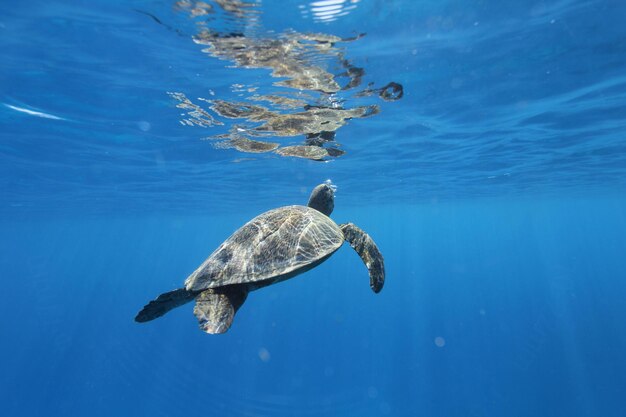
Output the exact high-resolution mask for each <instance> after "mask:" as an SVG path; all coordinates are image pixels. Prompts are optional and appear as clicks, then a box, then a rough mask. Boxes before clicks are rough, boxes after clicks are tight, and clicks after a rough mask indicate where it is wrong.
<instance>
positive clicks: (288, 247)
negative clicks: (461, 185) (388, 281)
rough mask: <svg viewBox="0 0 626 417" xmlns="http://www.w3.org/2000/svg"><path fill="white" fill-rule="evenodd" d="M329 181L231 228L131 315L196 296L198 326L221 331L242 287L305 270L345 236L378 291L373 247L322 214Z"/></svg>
mask: <svg viewBox="0 0 626 417" xmlns="http://www.w3.org/2000/svg"><path fill="white" fill-rule="evenodd" d="M334 193H335V191H334V186H332V185H331V184H330V183H328V182H326V183H324V184H320V185H318V186H317V187H315V188H314V189H313V192H312V193H311V197H310V198H309V203H308V206H286V207H280V208H277V209H273V210H270V211H267V212H265V213H263V214H261V215H259V216H257V217H255V218H254V219H252V220H250V221H249V222H248V223H246V224H245V225H243V227H241V228H240V229H239V230H237V231H236V232H235V233H233V234H232V235H231V236H230V237H229V238H228V239H226V241H225V242H224V243H222V244H221V245H220V246H219V247H218V248H217V249H216V250H215V252H213V253H212V254H211V255H210V256H209V257H208V258H207V259H206V260H205V261H204V262H203V263H202V265H200V266H199V267H198V269H196V270H195V271H194V272H193V273H192V274H191V275H189V277H188V278H187V279H186V280H185V286H184V287H183V288H179V289H176V290H173V291H170V292H166V293H164V294H161V295H159V296H158V297H157V298H156V299H155V300H153V301H150V303H148V304H147V305H146V306H145V307H144V308H143V309H142V310H141V311H140V312H139V314H137V317H135V321H137V322H141V323H143V322H146V321H150V320H153V319H155V318H157V317H161V316H162V315H164V314H165V313H167V312H168V311H170V310H171V309H173V308H175V307H178V306H181V305H183V304H185V303H187V302H190V301H192V300H194V299H195V300H196V305H195V307H194V309H193V312H194V314H195V316H196V317H197V319H198V321H199V322H200V328H201V329H202V330H203V331H205V332H207V333H224V332H226V331H227V330H228V328H229V327H230V325H231V324H232V321H233V318H234V317H235V313H236V312H237V310H238V309H239V307H241V305H242V304H243V303H244V301H245V300H246V297H247V296H248V292H250V291H254V290H257V289H259V288H263V287H265V286H268V285H272V284H275V283H277V282H281V281H284V280H286V279H289V278H293V277H294V276H296V275H298V274H301V273H303V272H305V271H308V270H309V269H311V268H314V267H316V266H317V265H319V264H321V263H322V262H324V261H325V260H326V259H328V258H329V257H330V255H332V254H333V253H334V252H335V251H336V250H337V249H339V247H340V246H341V244H342V243H343V241H344V240H346V241H348V242H349V243H350V245H351V246H352V247H353V248H354V250H355V251H356V252H357V253H358V254H359V256H360V257H361V259H362V260H363V262H364V263H365V266H367V269H368V270H369V276H370V287H371V288H372V290H373V291H374V292H375V293H378V292H379V291H380V290H381V289H382V288H383V284H384V282H385V265H384V262H383V256H382V255H381V253H380V251H379V250H378V247H377V246H376V244H375V243H374V241H373V240H372V238H370V237H369V235H367V234H366V233H365V232H364V231H363V230H361V229H359V228H358V227H357V226H355V225H354V224H352V223H344V224H341V225H337V224H336V223H335V222H334V221H333V220H331V219H330V217H328V216H329V215H330V213H331V212H332V211H333V208H334V206H335V203H334V200H335V195H334Z"/></svg>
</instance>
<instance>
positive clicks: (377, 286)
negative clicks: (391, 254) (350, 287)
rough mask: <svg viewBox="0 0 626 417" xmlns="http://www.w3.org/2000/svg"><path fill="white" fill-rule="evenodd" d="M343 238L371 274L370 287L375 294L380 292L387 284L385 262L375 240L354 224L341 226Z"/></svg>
mask: <svg viewBox="0 0 626 417" xmlns="http://www.w3.org/2000/svg"><path fill="white" fill-rule="evenodd" d="M339 227H340V228H341V231H342V232H343V236H344V238H345V239H346V241H347V242H348V243H349V244H350V246H352V248H353V249H354V250H355V251H356V253H358V254H359V256H360V257H361V259H362V260H363V263H364V264H365V266H366V267H367V270H368V271H369V274H370V287H371V288H372V290H373V291H374V292H375V293H378V292H380V290H382V289H383V285H384V284H385V261H384V260H383V255H382V254H381V253H380V251H379V250H378V246H376V243H374V240H373V239H372V238H371V237H370V236H369V235H368V234H367V233H365V232H364V231H363V230H361V229H359V228H358V227H357V226H355V225H354V224H352V223H344V224H341V225H339Z"/></svg>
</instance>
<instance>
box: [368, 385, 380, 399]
mask: <svg viewBox="0 0 626 417" xmlns="http://www.w3.org/2000/svg"><path fill="white" fill-rule="evenodd" d="M367 396H368V397H370V398H376V397H378V390H377V389H376V387H369V388H368V389H367Z"/></svg>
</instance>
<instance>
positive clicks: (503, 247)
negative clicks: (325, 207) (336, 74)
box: [0, 0, 626, 417]
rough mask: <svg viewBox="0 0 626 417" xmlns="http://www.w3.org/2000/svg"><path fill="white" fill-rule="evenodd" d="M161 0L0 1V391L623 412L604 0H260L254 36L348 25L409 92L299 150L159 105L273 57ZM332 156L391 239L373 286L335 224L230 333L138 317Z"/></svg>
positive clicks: (59, 403)
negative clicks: (218, 130)
mask: <svg viewBox="0 0 626 417" xmlns="http://www.w3.org/2000/svg"><path fill="white" fill-rule="evenodd" d="M172 3H173V2H157V1H133V2H125V1H120V2H110V1H101V2H89V3H81V2H78V3H75V2H72V3H70V2H57V3H50V2H39V1H32V2H17V3H10V2H3V3H2V4H1V5H0V56H2V60H0V254H1V256H0V280H1V285H2V287H1V288H2V293H1V294H2V297H1V299H2V301H1V302H0V335H1V337H0V409H1V410H2V411H1V412H0V414H2V415H3V416H4V415H7V416H28V417H30V416H41V415H45V416H51V417H52V416H107V417H110V416H137V417H139V416H151V417H152V416H170V417H171V416H190V417H191V416H231V415H232V416H257V415H259V416H285V417H287V416H384V415H389V416H425V417H431V416H432V417H438V416H445V417H451V416H467V417H479V416H489V417H500V416H546V417H548V416H549V417H554V416H567V417H572V416H608V417H613V416H615V417H621V416H623V415H625V410H626V406H625V404H626V402H625V401H624V398H626V360H625V359H624V352H625V351H626V305H625V304H624V294H626V281H625V280H624V278H625V277H626V260H625V259H626V250H625V249H624V248H626V188H625V184H626V181H625V178H626V140H625V138H624V133H623V132H624V131H626V110H625V109H626V78H625V77H624V74H626V26H625V25H624V24H623V22H624V21H625V20H624V19H626V6H625V5H623V4H622V3H621V2H618V1H590V2H582V1H561V2H558V3H555V4H552V3H543V2H539V1H530V2H528V1H505V2H503V1H483V2H453V1H420V2H414V1H408V0H401V1H400V0H399V1H384V2H383V1H365V0H362V1H361V2H358V3H357V4H356V6H357V7H356V8H355V9H354V10H352V11H350V13H349V14H348V15H346V16H343V17H340V18H339V19H337V20H336V21H334V22H331V23H319V22H315V21H314V20H313V19H312V18H311V17H310V15H303V14H302V12H301V11H302V10H303V9H301V8H299V7H298V6H304V10H308V8H310V5H308V4H307V3H303V2H282V1H281V2H273V1H264V2H263V3H262V14H261V17H262V18H261V20H262V24H263V28H264V30H266V31H267V33H272V32H270V31H271V30H274V31H276V32H281V31H283V30H286V29H288V28H294V29H296V30H299V31H301V32H307V31H318V32H323V33H332V34H336V35H339V36H352V35H354V34H355V33H362V32H367V36H365V37H364V38H362V39H359V40H358V41H355V42H353V43H348V44H346V45H345V54H346V57H347V58H348V59H351V60H352V62H353V63H354V64H355V65H359V66H362V67H363V68H365V71H366V76H365V79H364V82H373V83H375V84H376V85H379V86H380V85H384V84H385V83H387V82H389V81H391V80H393V81H397V82H400V83H402V84H403V85H404V87H405V96H404V97H403V99H402V100H399V101H397V102H393V103H385V102H382V101H380V100H379V101H378V102H377V104H379V105H380V106H381V113H380V114H379V115H376V116H375V117H372V118H368V119H358V120H352V121H351V122H350V123H349V124H348V125H347V126H344V127H342V128H341V129H340V130H339V131H338V132H337V140H338V141H339V142H340V143H342V145H343V149H344V150H346V151H347V154H346V155H345V156H343V157H341V158H338V159H336V160H334V161H332V162H329V163H316V162H311V161H304V160H297V159H288V158H279V157H277V156H272V155H245V154H241V153H238V152H236V151H234V150H222V149H215V148H213V147H212V146H211V143H210V142H208V141H203V140H201V139H202V138H203V137H206V136H209V135H211V134H213V133H214V132H213V131H212V130H211V129H203V128H190V127H186V126H182V125H180V124H179V119H180V110H179V109H177V108H176V107H175V105H176V102H175V101H173V100H171V98H170V97H169V96H168V95H167V94H166V93H167V92H170V91H176V92H183V93H184V94H186V95H187V96H189V97H190V98H194V99H195V98H196V97H204V98H207V97H210V93H209V90H212V91H213V92H214V93H215V96H216V97H218V98H222V99H228V100H235V99H237V98H238V96H237V95H236V94H235V92H233V91H232V89H231V87H230V86H231V85H232V84H235V83H238V84H242V85H245V86H257V85H261V86H262V87H268V86H271V83H272V82H273V81H275V80H273V79H270V78H269V71H266V70H259V69H257V70H244V69H241V68H232V67H230V64H231V63H228V62H225V61H218V60H216V59H214V58H211V57H210V56H208V55H207V54H204V53H202V52H200V49H201V48H200V47H199V46H198V45H196V44H194V43H193V42H192V41H191V35H192V34H193V33H195V30H196V28H195V27H194V24H193V22H192V21H190V20H189V18H188V17H187V16H185V15H184V14H181V13H180V12H176V11H175V10H174V9H173V4H172ZM137 10H141V11H145V12H149V13H152V14H154V15H155V16H158V17H159V19H160V20H161V21H162V22H164V23H166V24H167V25H168V26H165V25H159V24H157V23H155V21H154V20H153V19H152V18H150V17H149V16H147V15H146V14H144V13H140V12H137ZM215 24H217V25H221V24H224V25H226V26H227V24H226V23H224V22H222V21H217V22H216V23H215ZM168 27H169V28H177V29H179V30H180V32H181V34H179V33H177V32H175V31H174V30H172V29H169V28H168ZM267 33H266V34H267ZM345 98H346V105H347V106H349V107H354V106H358V105H361V104H362V103H363V102H362V101H360V99H358V98H356V97H352V96H346V97H345ZM15 108H19V109H27V110H30V111H38V112H40V113H45V114H48V115H53V116H55V117H57V119H51V118H43V117H41V116H36V115H33V114H27V113H25V112H24V111H19V110H15ZM294 140H295V141H298V140H300V138H295V139H294ZM248 157H250V159H243V160H242V159H241V158H248ZM327 178H331V179H332V180H333V181H334V182H335V183H337V184H338V186H339V192H338V194H337V201H336V210H335V212H334V213H333V215H332V217H333V218H334V219H336V220H337V221H338V222H345V221H352V222H354V223H356V224H357V225H359V226H361V227H362V228H363V229H365V230H366V231H367V232H369V233H370V234H371V236H372V237H373V238H374V239H375V240H376V242H377V243H378V245H379V247H380V248H381V250H382V252H383V254H384V256H385V261H386V266H387V277H388V278H387V282H386V284H385V288H384V289H383V291H382V292H381V293H380V294H378V295H375V294H373V293H372V292H371V290H370V289H369V286H368V278H367V271H366V269H365V268H364V267H363V265H362V263H361V261H360V259H359V258H358V256H356V254H354V252H353V251H352V250H351V249H350V248H349V247H348V246H345V247H343V248H342V249H340V250H339V251H338V252H337V253H336V254H335V255H334V256H333V257H332V258H331V259H330V260H328V261H327V262H326V263H324V264H322V265H321V266H319V267H318V268H316V269H314V270H312V271H310V272H308V273H307V274H305V275H302V276H299V277H297V278H296V279H293V280H290V281H287V282H285V283H282V284H280V285H276V286H271V287H268V288H265V289H263V290H261V291H259V292H255V293H252V294H251V295H250V297H249V298H248V300H247V301H246V303H245V304H244V306H243V307H242V308H241V310H240V311H239V313H238V314H237V317H236V319H235V323H234V325H233V327H232V328H231V330H230V331H229V332H228V333H227V334H225V335H221V336H210V335H206V334H203V333H202V332H201V331H199V330H198V328H197V324H196V320H195V318H194V317H193V314H192V311H191V310H192V306H191V305H187V306H184V307H182V308H179V309H177V310H174V311H172V312H171V313H169V314H168V315H167V316H165V317H163V318H161V319H159V320H156V321H154V322H151V323H147V324H141V325H140V324H137V323H134V322H133V317H134V316H135V314H136V313H137V311H138V309H140V308H141V307H142V306H143V305H144V304H145V303H146V302H147V301H149V300H150V299H152V298H153V297H155V296H157V295H158V294H159V293H161V292H164V291H167V290H170V289H173V288H176V287H178V286H180V285H181V284H182V282H183V280H184V279H185V277H186V276H187V274H189V273H190V272H192V271H193V270H194V269H195V268H196V267H197V266H198V265H199V264H200V263H201V262H202V261H203V260H204V259H205V257H206V256H207V255H208V254H209V253H210V252H211V251H212V250H213V249H214V248H215V247H217V245H219V244H220V243H221V242H222V241H223V240H224V239H225V238H226V237H227V236H228V235H229V234H230V233H232V232H233V231H234V230H235V229H236V228H237V227H239V226H240V225H242V224H243V223H244V222H246V221H247V220H249V219H250V218H252V217H253V216H255V215H257V214H259V213H261V212H263V211H264V210H267V209H270V208H274V207H276V206H281V205H286V204H303V203H305V202H306V200H307V197H308V194H309V192H310V190H311V188H312V187H313V186H315V185H316V184H318V183H320V182H321V181H323V180H325V179H327Z"/></svg>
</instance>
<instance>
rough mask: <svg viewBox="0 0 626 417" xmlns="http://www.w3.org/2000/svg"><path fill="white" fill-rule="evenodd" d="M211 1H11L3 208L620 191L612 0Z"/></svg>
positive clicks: (619, 98)
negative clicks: (327, 192)
mask: <svg viewBox="0 0 626 417" xmlns="http://www.w3.org/2000/svg"><path fill="white" fill-rule="evenodd" d="M322 3H323V2H322ZM200 4H201V5H202V3H200ZM220 4H221V3H220V2H216V3H210V4H207V5H206V7H205V9H206V10H205V9H202V8H200V9H198V6H197V4H195V3H193V2H179V3H167V2H120V3H112V2H101V3H100V4H91V5H89V6H87V5H84V6H80V5H72V4H69V3H67V4H63V3H56V4H50V3H43V2H39V3H38V2H34V3H28V5H26V4H14V5H11V6H10V7H9V6H7V5H5V6H3V10H4V11H3V17H2V21H1V22H0V23H1V24H2V26H1V27H0V30H2V33H3V34H4V35H3V37H2V41H1V43H0V48H2V53H3V56H4V57H5V58H4V60H3V64H2V66H1V67H0V71H1V72H0V76H1V77H2V78H1V80H2V90H3V91H2V97H1V102H2V103H1V104H2V106H0V117H1V120H2V124H3V126H4V128H3V129H2V133H1V135H2V153H1V157H2V165H1V169H2V170H3V171H2V177H1V178H2V187H3V189H4V197H3V201H2V211H5V212H7V211H12V212H15V211H19V212H25V211H28V212H30V211H42V210H44V211H50V210H53V211H57V210H68V209H69V210H78V211H82V212H84V211H99V210H101V209H103V208H105V207H106V209H107V210H120V211H122V212H126V211H128V210H144V209H145V208H147V207H150V208H159V209H163V210H170V209H173V210H186V211H188V210H193V211H196V212H198V211H203V210H205V209H206V208H209V207H210V208H211V209H212V210H223V209H224V208H225V207H226V208H227V207H229V205H232V204H238V203H241V202H248V201H250V200H253V201H255V202H258V201H263V202H264V203H268V202H271V201H273V200H274V198H275V197H274V195H275V194H277V193H278V194H280V193H283V192H286V191H285V190H291V189H293V188H294V187H299V186H305V187H309V186H311V185H314V184H315V183H316V181H318V180H319V179H320V178H332V179H333V180H334V181H335V182H336V183H338V184H340V185H341V186H342V187H343V188H344V189H346V190H350V194H349V195H346V197H345V198H346V199H349V200H350V202H351V203H354V204H358V202H359V201H362V200H364V199H367V200H372V199H375V200H376V201H378V202H398V203H402V202H407V201H408V202H415V201H428V200H430V199H455V198H472V197H477V196H478V197H482V196H502V195H507V196H510V195H517V194H520V193H521V194H537V193H541V194H560V193H579V192H586V191H593V190H598V189H599V190H616V189H620V190H623V187H624V178H626V175H625V173H624V169H625V167H626V161H625V159H624V155H625V154H626V153H625V152H624V151H625V149H624V139H623V135H622V132H623V130H624V112H623V108H624V106H623V104H624V102H625V99H624V92H625V91H626V90H625V86H626V80H625V78H624V71H623V70H624V68H625V61H626V53H625V52H626V51H624V48H625V45H626V44H625V43H624V39H625V35H626V34H625V32H624V29H623V25H621V24H620V22H621V21H622V19H623V17H624V16H625V13H624V7H622V6H621V4H620V3H619V2H582V1H562V2H558V3H542V2H531V3H527V2H515V1H513V2H479V3H470V2H468V3H447V2H408V1H406V2H402V1H397V2H376V1H362V2H350V5H349V6H348V2H345V4H343V3H341V4H340V2H338V3H337V4H340V6H341V7H343V8H346V9H347V10H344V11H341V12H340V13H334V12H333V10H336V11H338V10H340V9H341V7H339V8H336V9H330V11H324V7H334V6H332V5H331V6H315V4H316V3H314V2H313V3H311V4H307V3H298V2H263V3H261V2H259V3H254V2H253V3H241V4H242V5H240V4H239V3H237V2H235V3H233V4H235V5H237V7H234V6H233V7H231V8H230V9H233V10H232V11H229V10H230V9H229V8H228V7H227V6H228V5H229V4H230V3H229V2H225V3H224V4H222V5H220ZM320 8H321V9H320ZM317 9H320V10H322V11H318V12H314V10H317ZM348 9H349V10H348ZM341 10H343V9H341ZM315 13H318V14H320V13H321V14H320V16H325V17H323V18H322V17H319V16H317V15H316V14H315ZM281 65H282V67H281ZM390 83H394V84H393V85H399V86H401V87H402V88H403V94H402V97H401V98H399V97H398V94H395V96H393V97H392V99H391V100H384V99H382V98H381V97H380V95H381V94H380V93H381V89H383V88H384V87H386V86H389V85H390ZM387 92H388V93H390V94H393V90H392V89H391V88H389V87H388V89H387ZM272 98H274V101H273V102H272ZM277 98H282V99H284V101H283V102H277ZM184 100H187V101H184ZM185 103H187V104H186V105H185ZM281 103H282V104H281ZM226 104H230V105H231V110H232V107H233V106H234V108H235V109H236V110H238V113H237V112H236V113H235V114H233V113H232V112H231V114H230V115H229V114H227V109H226V108H225V106H226ZM237 106H239V107H238V108H237ZM242 106H244V107H242ZM245 106H248V107H245ZM250 106H256V107H254V108H252V109H251V107H250ZM255 108H256V109H257V110H258V111H257V112H256V113H254V109H255ZM216 109H217V111H216ZM260 109H263V110H260ZM315 111H318V112H321V111H326V113H327V114H326V116H322V117H320V118H317V119H316V116H315ZM202 114H204V115H205V116H202ZM294 115H304V121H303V120H302V118H300V120H294V117H295V116H294ZM368 115H369V116H368ZM246 116H247V117H246ZM255 116H256V117H255ZM289 116H291V118H290V117H289ZM364 116H365V117H364ZM233 117H236V118H233ZM203 118H204V119H203ZM205 119H206V120H205ZM203 120H204V121H203ZM298 122H299V123H298ZM306 122H308V123H309V125H308V126H302V124H303V123H306ZM294 123H295V124H294ZM296 125H297V126H296ZM310 125H313V126H310ZM289 127H291V128H289ZM259 129H260V130H259ZM324 132H325V133H324ZM220 137H221V139H220ZM320 137H321V138H320ZM216 138H217V139H216ZM316 138H317V142H316ZM319 142H322V143H321V146H309V147H308V148H309V149H310V150H312V151H313V152H312V154H313V156H314V158H317V159H323V160H326V161H327V162H318V161H311V160H308V159H306V160H302V159H297V158H295V157H281V156H280V155H279V154H277V153H276V152H275V151H274V149H275V148H278V150H281V149H283V150H284V149H286V148H287V149H293V148H292V147H293V146H302V145H306V144H307V143H309V144H310V143H313V144H314V145H320V143H319ZM257 143H262V144H265V145H264V146H261V149H260V150H262V151H264V152H263V153H258V152H259V149H258V146H256V147H255V145H256V144H257ZM267 143H269V144H270V145H267ZM237 147H239V148H240V150H243V152H241V151H240V150H237ZM326 149H330V151H331V154H332V155H328V152H327V151H326ZM250 150H252V151H250ZM320 152H321V153H320ZM270 184H271V186H272V188H273V191H274V192H272V193H269V194H268V193H266V191H269V190H267V187H268V186H269V185H270ZM233 190H237V192H233ZM276 190H278V191H276ZM216 197H218V198H219V202H217V201H216ZM174 200H175V201H174Z"/></svg>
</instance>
